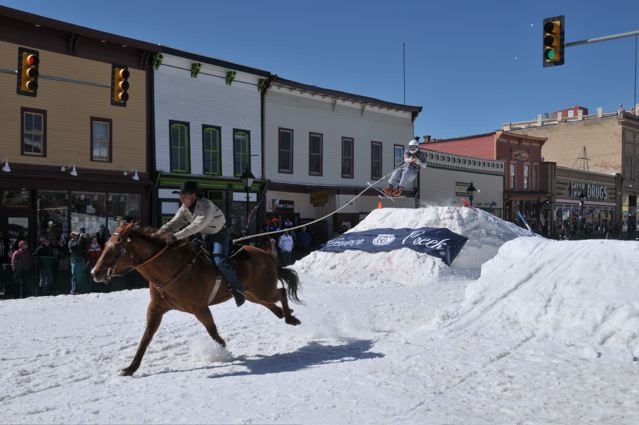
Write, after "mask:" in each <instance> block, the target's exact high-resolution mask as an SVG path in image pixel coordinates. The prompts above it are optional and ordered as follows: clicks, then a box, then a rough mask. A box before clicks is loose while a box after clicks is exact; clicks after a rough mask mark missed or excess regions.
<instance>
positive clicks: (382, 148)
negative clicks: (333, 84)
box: [264, 77, 422, 240]
mask: <svg viewBox="0 0 639 425" xmlns="http://www.w3.org/2000/svg"><path fill="white" fill-rule="evenodd" d="M421 109H422V108H421V106H410V105H402V104H396V103H391V102H385V101H382V100H378V99H373V98H369V97H364V96H359V95H355V94H351V93H344V92H340V91H335V90H329V89H324V88H321V87H316V86H311V85H306V84H301V83H298V82H295V81H290V80H285V79H283V78H279V77H274V78H273V80H272V81H271V84H270V86H269V89H268V91H267V93H266V95H265V106H264V116H265V119H264V177H265V178H266V179H267V180H268V181H269V183H268V192H267V199H266V201H267V202H266V218H267V219H269V218H274V217H277V218H279V219H280V220H281V219H283V218H291V219H292V220H293V221H294V222H295V223H296V224H298V223H300V222H302V223H303V222H309V221H312V220H314V219H317V218H320V217H323V216H325V215H327V214H330V213H331V212H333V211H335V210H337V209H338V208H340V207H342V206H344V205H346V204H348V203H349V202H350V201H351V200H352V199H353V198H354V197H355V195H356V194H358V193H359V192H361V191H362V190H364V189H365V188H366V185H367V182H374V181H376V180H378V179H380V178H383V177H385V178H384V180H385V179H386V178H387V176H388V175H389V174H390V172H391V171H392V170H393V169H394V168H395V167H396V166H397V165H398V164H399V163H400V162H399V161H401V156H402V155H403V150H404V147H405V146H406V144H407V143H408V141H410V140H411V139H412V137H413V135H414V134H413V123H414V120H415V118H416V117H417V115H418V114H419V113H420V112H421ZM381 187H383V185H382V186H381ZM377 201H378V198H377V193H376V192H374V191H372V190H371V191H370V192H369V193H367V194H365V196H361V197H359V198H357V199H356V200H354V201H352V202H351V203H350V204H349V205H347V206H346V207H345V208H343V209H342V210H340V211H339V212H338V213H336V214H334V215H332V216H331V217H330V218H329V219H327V220H324V221H322V222H320V223H317V225H315V226H314V227H313V231H314V233H315V236H316V238H319V239H320V240H326V238H327V237H330V235H331V234H332V233H333V232H334V231H336V230H337V229H339V228H340V227H342V228H350V227H352V226H354V225H355V224H357V223H358V222H359V221H360V219H361V218H362V217H363V216H365V215H366V214H368V213H369V212H370V211H371V210H372V209H373V208H376V207H377ZM405 201H408V200H405ZM407 206H409V203H407ZM410 206H414V203H412V204H410ZM264 224H265V223H264Z"/></svg>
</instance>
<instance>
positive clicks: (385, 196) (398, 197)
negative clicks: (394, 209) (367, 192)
mask: <svg viewBox="0 0 639 425" xmlns="http://www.w3.org/2000/svg"><path fill="white" fill-rule="evenodd" d="M366 184H367V185H368V187H369V188H370V189H373V190H375V191H377V193H379V195H377V197H378V198H382V197H383V198H386V199H390V200H391V201H393V202H395V199H400V198H403V196H390V195H387V194H386V193H384V191H383V190H381V189H380V188H378V187H375V186H374V184H373V183H371V182H366Z"/></svg>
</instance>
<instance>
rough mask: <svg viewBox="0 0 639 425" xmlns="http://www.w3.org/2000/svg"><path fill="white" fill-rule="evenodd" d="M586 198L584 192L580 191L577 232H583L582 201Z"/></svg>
mask: <svg viewBox="0 0 639 425" xmlns="http://www.w3.org/2000/svg"><path fill="white" fill-rule="evenodd" d="M585 200H586V193H585V192H584V191H581V194H580V195H579V217H577V220H578V221H577V233H583V231H584V230H585V229H584V225H583V224H584V222H585V220H584V201H585Z"/></svg>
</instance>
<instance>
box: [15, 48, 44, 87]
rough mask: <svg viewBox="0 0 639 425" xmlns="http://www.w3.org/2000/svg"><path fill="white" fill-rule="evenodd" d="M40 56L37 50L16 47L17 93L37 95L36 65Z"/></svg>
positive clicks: (37, 65)
mask: <svg viewBox="0 0 639 425" xmlns="http://www.w3.org/2000/svg"><path fill="white" fill-rule="evenodd" d="M39 65H40V57H39V54H38V51H37V50H30V49H25V48H24V47H20V48H19V49H18V89H17V92H18V94H21V95H24V96H33V97H35V96H37V95H38V74H39V72H38V67H39Z"/></svg>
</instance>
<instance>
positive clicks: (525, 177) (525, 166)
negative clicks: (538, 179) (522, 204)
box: [524, 162, 530, 190]
mask: <svg viewBox="0 0 639 425" xmlns="http://www.w3.org/2000/svg"><path fill="white" fill-rule="evenodd" d="M529 169H530V164H528V163H527V162H526V163H525V164H524V190H528V187H529V186H528V177H529V173H528V170H529Z"/></svg>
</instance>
